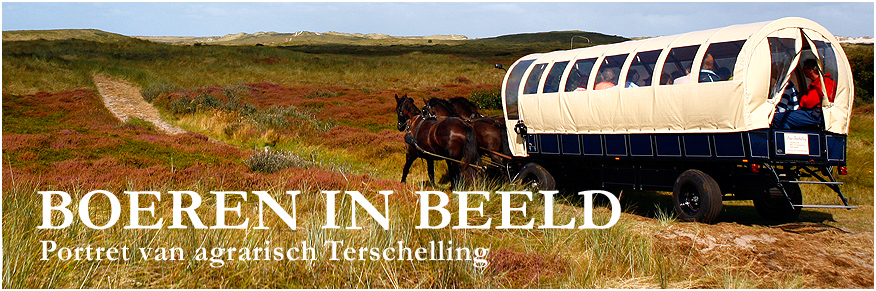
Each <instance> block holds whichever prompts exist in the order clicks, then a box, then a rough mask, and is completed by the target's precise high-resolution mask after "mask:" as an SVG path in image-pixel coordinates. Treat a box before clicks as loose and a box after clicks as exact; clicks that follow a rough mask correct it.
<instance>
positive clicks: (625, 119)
mask: <svg viewBox="0 0 876 291" xmlns="http://www.w3.org/2000/svg"><path fill="white" fill-rule="evenodd" d="M783 50H784V51H783ZM709 58H711V59H713V60H715V61H714V62H712V61H704V59H709ZM804 58H814V59H817V60H818V64H819V69H820V70H821V71H822V72H824V74H822V76H821V77H822V78H824V77H825V76H828V77H830V78H832V79H834V80H835V81H836V83H837V86H836V92H835V93H834V92H831V93H833V94H832V95H833V96H835V98H834V99H833V100H832V101H831V100H827V98H825V100H823V101H822V107H823V112H824V120H825V124H824V130H825V131H828V132H832V133H836V134H847V133H848V126H849V115H850V112H851V109H852V103H853V100H854V86H853V84H852V75H851V69H850V66H849V63H848V60H847V58H846V55H845V53H844V52H843V50H842V48H841V47H840V45H839V42H838V41H837V40H836V38H835V37H834V36H833V35H832V34H831V33H830V32H828V31H827V29H825V28H824V27H822V26H821V25H819V24H817V23H815V22H813V21H811V20H808V19H804V18H799V17H789V18H782V19H778V20H774V21H768V22H760V23H752V24H742V25H732V26H727V27H723V28H716V29H711V30H704V31H697V32H690V33H685V34H678V35H672V36H663V37H657V38H651V39H643V40H633V41H627V42H622V43H617V44H611V45H600V46H593V47H587V48H580V49H574V50H565V51H555V52H549V53H543V54H531V55H527V56H525V57H523V58H521V59H519V60H518V61H517V62H515V63H514V64H513V65H512V68H511V70H509V71H508V73H507V74H506V76H505V80H504V82H503V86H502V90H503V91H502V99H503V107H504V111H505V118H506V123H507V125H508V126H507V128H509V131H510V130H511V129H513V128H514V126H515V124H516V123H518V122H520V121H523V123H524V124H525V125H526V127H527V130H528V132H529V133H535V134H538V133H553V134H563V133H567V134H587V133H599V134H612V133H616V134H633V133H654V134H656V133H724V132H744V131H752V130H757V129H764V128H769V127H770V122H771V120H772V118H773V114H774V112H775V107H776V104H777V103H778V101H779V98H777V97H776V95H781V92H782V91H781V90H783V88H784V87H785V86H786V85H787V84H788V83H789V82H793V83H797V82H798V81H796V80H800V78H799V76H796V75H792V73H793V71H794V70H793V68H796V66H797V64H798V63H801V62H802V59H804ZM712 63H714V64H715V65H712ZM718 67H720V68H718ZM605 68H609V70H613V72H606V71H608V70H606V71H603V69H605ZM670 71H672V72H680V73H687V74H688V75H689V76H688V78H689V79H687V80H685V78H676V76H670ZM704 71H712V73H714V74H715V76H718V75H721V76H719V77H715V79H717V80H718V81H715V82H704V81H703V82H700V81H699V80H698V78H697V77H698V76H697V74H696V73H694V74H690V72H704ZM714 71H721V72H714ZM612 75H613V76H612ZM710 76H711V75H710ZM612 77H613V81H614V82H610V81H612ZM661 77H663V78H662V79H663V80H661ZM699 77H700V78H702V77H703V75H702V74H700V76H699ZM795 77H797V78H795ZM604 80H608V81H609V82H610V83H614V84H617V85H616V86H614V87H612V88H609V89H604V90H600V89H601V88H600V86H603V85H604V84H602V85H600V84H598V83H600V82H601V81H604ZM669 80H673V81H669ZM668 82H672V83H671V84H669V83H668ZM685 82H687V83H685ZM797 86H798V88H805V84H799V85H797ZM603 87H604V86H603ZM777 93H778V94H777ZM825 96H828V95H827V94H825ZM509 136H510V137H511V138H512V144H516V145H517V148H515V146H514V145H512V151H514V152H518V153H519V152H520V151H521V150H523V149H522V147H520V146H522V145H521V143H520V142H521V141H522V140H519V137H518V142H517V143H515V142H513V139H514V137H513V134H511V133H510V132H509Z"/></svg>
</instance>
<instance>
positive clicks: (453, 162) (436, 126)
mask: <svg viewBox="0 0 876 291" xmlns="http://www.w3.org/2000/svg"><path fill="white" fill-rule="evenodd" d="M395 104H396V105H395V111H396V114H397V115H398V125H397V127H398V130H399V131H406V134H405V144H406V145H407V150H408V151H407V155H406V160H405V166H404V168H403V169H402V178H401V182H402V183H404V182H405V180H406V179H407V177H408V171H410V169H411V164H413V163H414V161H415V160H416V159H417V158H422V159H424V160H426V165H427V170H428V173H429V181H430V182H432V183H433V184H434V183H435V167H434V162H435V160H440V159H444V160H445V161H447V171H448V173H447V174H448V176H449V177H450V188H451V189H452V188H455V187H456V179H457V178H458V176H462V177H463V178H464V179H469V180H470V179H472V178H474V175H475V173H476V172H477V169H476V167H478V166H477V162H478V146H477V138H476V137H475V133H474V130H473V129H472V127H471V126H470V125H468V124H467V123H466V122H465V121H463V120H462V119H460V118H443V119H441V120H437V119H435V118H427V117H425V116H423V115H422V114H420V109H418V108H417V106H416V105H414V99H411V98H409V97H408V96H407V95H405V96H403V97H398V95H396V96H395Z"/></svg>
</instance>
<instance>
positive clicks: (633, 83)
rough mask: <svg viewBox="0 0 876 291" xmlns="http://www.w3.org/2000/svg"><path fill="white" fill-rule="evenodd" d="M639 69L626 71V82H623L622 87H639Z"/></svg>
mask: <svg viewBox="0 0 876 291" xmlns="http://www.w3.org/2000/svg"><path fill="white" fill-rule="evenodd" d="M638 82H639V71H638V70H634V69H630V72H629V73H627V82H626V84H624V88H638V87H639V84H638Z"/></svg>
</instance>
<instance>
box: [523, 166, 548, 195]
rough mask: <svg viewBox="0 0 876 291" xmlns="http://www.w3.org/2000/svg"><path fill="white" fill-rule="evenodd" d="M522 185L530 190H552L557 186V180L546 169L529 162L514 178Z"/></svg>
mask: <svg viewBox="0 0 876 291" xmlns="http://www.w3.org/2000/svg"><path fill="white" fill-rule="evenodd" d="M515 180H516V181H519V182H520V183H521V184H522V185H523V186H524V187H526V188H528V190H531V191H533V192H534V191H537V190H554V189H556V188H557V182H556V180H554V176H551V173H550V172H548V170H547V169H545V168H544V167H542V166H540V165H539V164H536V163H529V164H526V165H525V166H523V168H522V169H520V172H519V173H518V174H517V177H516V178H515Z"/></svg>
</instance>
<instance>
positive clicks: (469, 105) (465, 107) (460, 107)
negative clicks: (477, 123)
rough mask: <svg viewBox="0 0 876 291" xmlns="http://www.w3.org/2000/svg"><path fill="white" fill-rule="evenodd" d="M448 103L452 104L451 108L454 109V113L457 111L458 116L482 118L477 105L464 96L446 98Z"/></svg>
mask: <svg viewBox="0 0 876 291" xmlns="http://www.w3.org/2000/svg"><path fill="white" fill-rule="evenodd" d="M447 101H449V102H450V104H452V105H453V109H456V113H459V116H462V117H463V118H465V119H470V120H475V119H478V118H483V117H484V115H483V114H481V112H480V111H479V110H478V106H477V105H476V104H474V103H473V102H471V101H468V99H465V97H453V98H450V99H449V100H447Z"/></svg>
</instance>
